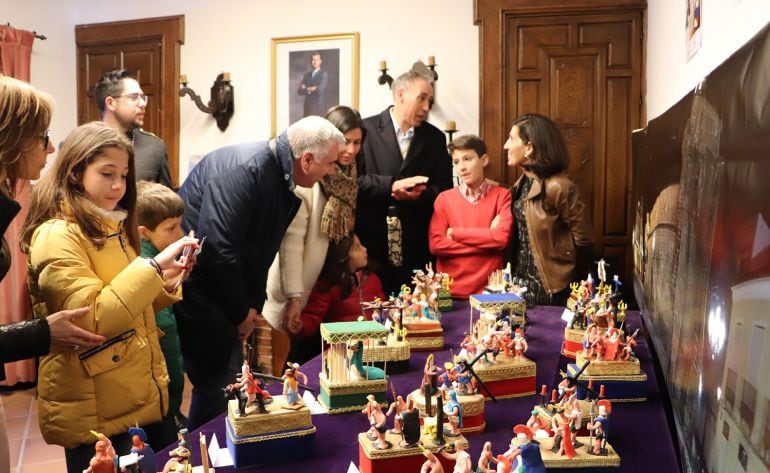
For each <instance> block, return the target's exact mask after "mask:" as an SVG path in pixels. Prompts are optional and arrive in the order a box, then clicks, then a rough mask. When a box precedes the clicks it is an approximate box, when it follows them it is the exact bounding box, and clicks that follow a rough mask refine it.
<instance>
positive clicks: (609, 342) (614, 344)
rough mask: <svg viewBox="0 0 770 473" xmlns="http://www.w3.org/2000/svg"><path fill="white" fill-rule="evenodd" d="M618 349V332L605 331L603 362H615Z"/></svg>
mask: <svg viewBox="0 0 770 473" xmlns="http://www.w3.org/2000/svg"><path fill="white" fill-rule="evenodd" d="M619 348H620V332H618V329H616V328H611V329H609V330H607V333H606V334H605V337H604V360H605V361H615V360H616V359H617V358H618V355H619Z"/></svg>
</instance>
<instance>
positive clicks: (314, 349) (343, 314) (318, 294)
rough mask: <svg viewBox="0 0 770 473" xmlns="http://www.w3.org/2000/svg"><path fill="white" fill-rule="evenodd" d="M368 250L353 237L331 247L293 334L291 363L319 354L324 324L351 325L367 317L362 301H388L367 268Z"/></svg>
mask: <svg viewBox="0 0 770 473" xmlns="http://www.w3.org/2000/svg"><path fill="white" fill-rule="evenodd" d="M368 264H369V258H368V256H367V253H366V247H364V245H362V244H361V241H360V240H359V239H358V236H357V235H355V234H351V235H350V236H346V237H343V238H342V239H340V241H338V242H336V243H334V242H332V243H330V244H329V251H327V253H326V261H325V262H324V267H323V270H322V271H321V276H320V277H319V278H318V282H317V283H316V285H315V287H314V288H313V292H311V293H310V298H309V299H308V302H307V305H306V306H305V308H304V310H303V311H302V316H301V317H300V325H299V328H298V330H297V331H295V332H294V334H295V340H296V341H301V343H294V344H293V346H292V361H296V362H298V363H304V362H305V361H307V360H308V359H310V358H312V357H313V356H315V355H317V354H318V353H320V348H321V342H320V331H319V327H320V325H321V323H323V322H350V321H355V320H358V317H360V316H363V315H365V314H364V311H363V310H362V308H361V302H369V301H373V300H374V299H375V298H380V300H384V299H385V294H384V293H383V292H382V283H381V282H380V278H379V277H377V275H376V274H375V273H374V272H372V271H370V270H369V268H368Z"/></svg>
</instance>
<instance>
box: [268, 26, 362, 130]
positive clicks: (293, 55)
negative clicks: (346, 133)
mask: <svg viewBox="0 0 770 473" xmlns="http://www.w3.org/2000/svg"><path fill="white" fill-rule="evenodd" d="M271 43H272V48H271V73H272V74H271V77H272V83H271V98H272V109H271V134H272V136H275V135H276V134H277V133H280V132H281V131H282V130H284V129H286V127H288V126H289V125H290V124H291V123H294V122H296V121H297V120H299V119H301V118H303V117H306V116H308V115H320V116H323V115H324V114H325V113H326V111H327V110H329V108H331V107H333V106H335V105H348V106H351V107H353V108H355V109H358V80H359V78H358V74H359V34H358V33H357V32H354V33H338V34H328V35H318V36H294V37H287V38H273V40H272V41H271Z"/></svg>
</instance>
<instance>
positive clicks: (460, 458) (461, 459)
mask: <svg viewBox="0 0 770 473" xmlns="http://www.w3.org/2000/svg"><path fill="white" fill-rule="evenodd" d="M454 446H455V448H454V450H455V451H454V453H450V452H447V451H446V450H441V456H442V457H444V458H446V459H449V460H454V461H455V467H454V469H453V470H452V473H471V467H472V463H471V455H470V454H469V453H468V452H467V450H466V447H467V445H466V444H465V442H464V441H462V440H455V443H454Z"/></svg>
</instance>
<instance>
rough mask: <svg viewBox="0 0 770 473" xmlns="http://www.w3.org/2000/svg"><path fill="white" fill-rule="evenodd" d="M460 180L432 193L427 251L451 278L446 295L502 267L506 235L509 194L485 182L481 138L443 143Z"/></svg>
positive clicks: (473, 287) (472, 287)
mask: <svg viewBox="0 0 770 473" xmlns="http://www.w3.org/2000/svg"><path fill="white" fill-rule="evenodd" d="M448 148H449V152H450V153H451V154H452V166H454V170H455V172H456V174H457V175H458V177H459V178H460V185H459V186H457V187H455V188H453V189H449V190H446V191H444V192H442V193H441V194H439V195H438V197H437V198H436V202H435V203H434V206H433V207H434V212H433V218H432V219H431V221H430V233H429V242H430V251H431V253H433V255H435V256H436V257H437V262H436V267H437V270H438V271H440V272H442V273H447V274H449V276H450V277H452V278H453V279H454V282H453V283H452V297H458V298H463V299H467V298H468V296H469V295H471V294H479V293H481V292H482V290H483V289H484V286H485V285H486V284H487V278H488V276H489V274H490V273H491V272H492V271H494V270H496V269H501V268H502V267H503V250H504V249H505V247H506V245H507V244H508V237H509V236H510V234H511V225H512V223H513V216H512V214H511V193H510V192H509V191H508V189H505V188H502V187H500V186H497V185H495V184H492V183H491V182H489V181H487V180H486V178H485V177H484V168H485V167H486V166H487V164H488V163H489V156H488V155H487V147H486V145H485V144H484V140H482V139H481V138H479V137H478V136H475V135H462V136H459V137H457V138H456V139H454V140H453V141H452V142H451V143H449V146H448Z"/></svg>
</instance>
